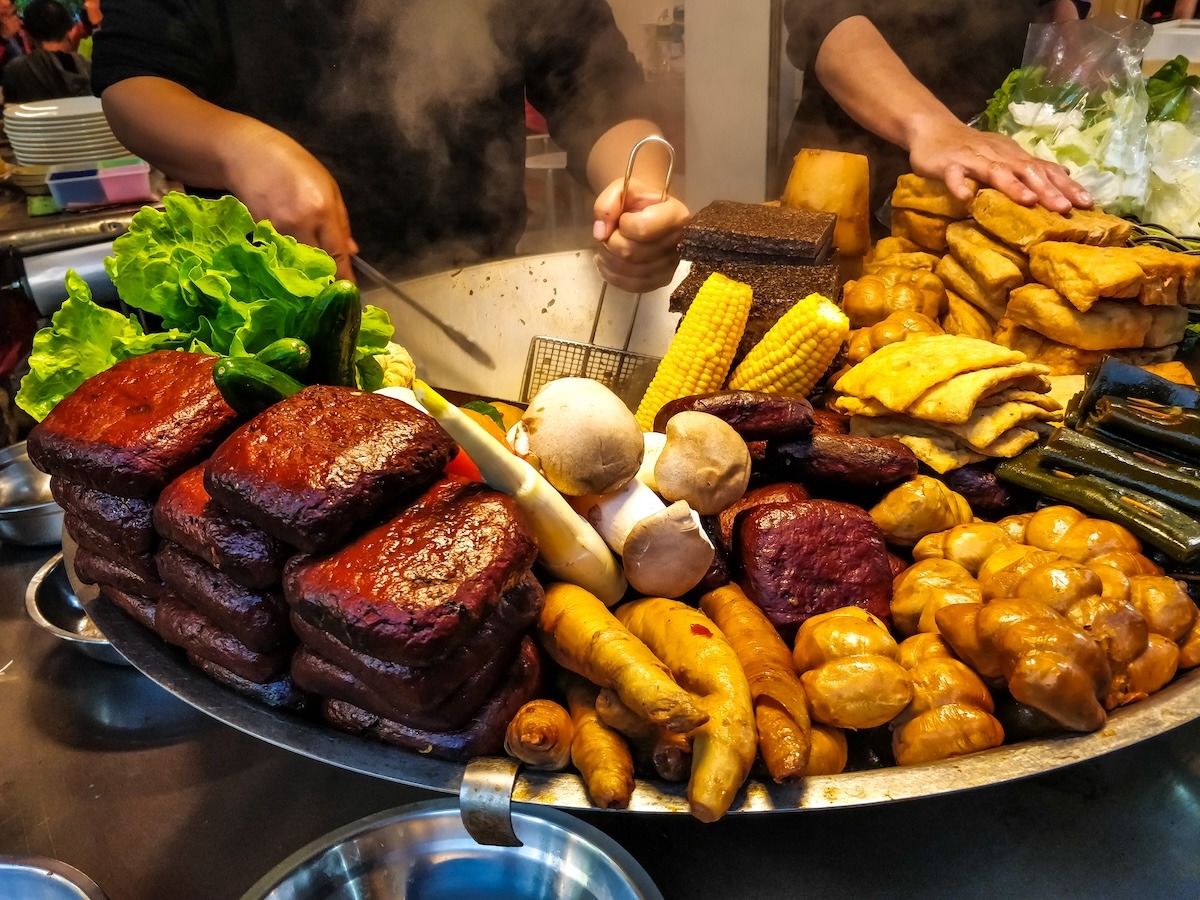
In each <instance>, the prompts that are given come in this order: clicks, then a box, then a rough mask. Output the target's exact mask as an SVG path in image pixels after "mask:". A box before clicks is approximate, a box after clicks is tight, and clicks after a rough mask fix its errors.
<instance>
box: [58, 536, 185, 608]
mask: <svg viewBox="0 0 1200 900" xmlns="http://www.w3.org/2000/svg"><path fill="white" fill-rule="evenodd" d="M67 533H68V534H70V530H69V529H68V532H67ZM76 543H79V542H78V541H76ZM75 574H76V575H78V576H79V579H80V581H83V582H85V583H86V584H98V585H101V586H104V585H109V586H111V587H115V588H117V589H118V590H122V591H126V592H127V593H130V594H136V595H137V596H139V597H148V598H149V599H151V600H158V599H160V598H162V597H165V596H167V595H168V594H169V593H170V591H168V590H167V586H166V585H165V584H163V582H162V580H161V579H159V577H158V573H157V572H155V574H154V576H153V577H150V576H149V574H148V573H145V572H142V573H139V572H135V571H134V570H133V569H130V568H129V567H127V566H124V565H122V564H121V563H119V562H117V561H116V560H114V559H112V558H110V557H108V556H105V555H103V554H101V553H96V552H95V551H94V550H89V549H88V548H87V547H84V546H83V545H82V544H81V545H80V546H79V549H78V550H76V551H75Z"/></svg>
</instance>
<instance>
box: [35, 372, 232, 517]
mask: <svg viewBox="0 0 1200 900" xmlns="http://www.w3.org/2000/svg"><path fill="white" fill-rule="evenodd" d="M216 361H217V358H216V357H215V356H205V355H202V354H199V353H184V352H181V351H176V350H156V351H155V352H153V353H147V354H146V355H145V356H135V357H132V358H130V359H126V360H122V361H121V362H119V363H117V364H116V365H115V366H113V367H112V368H110V369H107V370H105V371H103V372H101V373H100V374H99V375H94V376H92V377H91V378H89V379H88V380H87V381H85V382H84V383H83V384H81V385H80V386H79V387H78V388H76V390H75V391H74V392H73V393H71V394H70V395H68V396H67V397H66V398H64V399H63V400H62V402H60V403H59V404H58V406H56V407H54V409H53V410H51V412H50V415H48V416H46V418H45V420H44V421H43V422H41V423H40V424H39V425H37V427H35V428H34V429H33V431H32V432H30V434H29V444H28V446H29V458H30V459H31V460H32V461H33V463H34V465H36V466H37V467H38V468H39V469H41V470H42V471H43V472H49V473H50V474H51V475H58V476H60V477H62V478H65V479H67V480H69V481H73V482H76V483H77V484H81V485H83V486H85V487H90V488H94V489H96V490H98V491H103V492H105V493H108V494H116V495H117V496H120V497H153V496H154V495H155V494H157V493H158V492H159V491H160V490H162V489H163V488H164V487H165V486H166V485H167V483H168V482H170V481H172V480H173V479H175V478H176V477H178V476H179V475H182V474H183V473H184V472H185V471H187V470H188V469H190V468H191V467H192V466H194V465H195V464H196V463H198V462H199V461H200V460H202V459H204V458H205V457H206V456H208V455H209V453H210V452H211V451H212V449H213V447H215V446H216V445H217V444H218V443H220V442H221V440H222V439H224V438H225V436H226V435H227V434H229V432H230V431H231V430H232V429H233V427H234V426H235V425H236V424H237V414H236V413H235V412H234V411H233V410H232V409H230V408H229V406H228V405H227V404H226V403H225V401H224V400H222V399H221V394H220V393H219V392H218V391H217V386H216V385H215V384H214V383H213V379H212V370H213V365H214V364H215V363H216Z"/></svg>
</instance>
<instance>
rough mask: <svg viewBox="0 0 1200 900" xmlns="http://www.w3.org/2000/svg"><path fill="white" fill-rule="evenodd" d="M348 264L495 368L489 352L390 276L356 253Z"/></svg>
mask: <svg viewBox="0 0 1200 900" xmlns="http://www.w3.org/2000/svg"><path fill="white" fill-rule="evenodd" d="M350 264H351V265H352V266H353V267H354V268H355V269H357V270H358V271H359V272H361V273H362V274H363V275H365V276H366V277H367V278H369V279H370V280H371V281H373V282H375V284H377V285H378V286H379V287H381V288H383V289H384V290H385V291H387V292H388V293H389V294H391V295H392V296H393V297H395V298H396V299H397V300H400V301H401V302H402V303H404V304H405V305H406V306H408V307H409V308H410V309H412V310H413V311H414V312H416V313H417V314H418V315H420V316H422V317H423V318H425V319H428V320H429V321H430V322H431V323H433V324H434V325H436V326H437V327H438V328H439V329H441V332H442V334H444V335H446V337H448V338H449V339H450V340H451V341H453V342H454V344H455V346H457V347H458V348H459V349H460V350H462V351H463V353H465V354H467V356H469V357H471V359H473V360H475V361H476V362H477V363H479V364H480V365H483V366H487V367H488V368H489V369H495V368H496V361H495V360H494V359H492V357H491V354H489V353H488V352H487V351H486V350H484V349H483V347H481V346H479V344H477V343H475V342H474V341H473V340H471V339H470V338H469V337H467V336H466V335H465V334H463V333H462V332H461V331H459V330H458V329H457V328H455V327H454V326H453V325H451V324H450V323H449V322H445V321H443V320H442V319H439V318H438V317H437V316H435V315H434V314H433V313H431V312H430V311H429V310H427V309H426V308H425V307H424V306H422V305H421V304H420V303H418V302H417V301H416V300H415V299H413V298H412V297H410V296H409V295H408V294H407V293H405V292H404V291H402V290H401V289H400V288H399V287H397V286H396V284H395V282H393V281H392V280H391V279H390V278H388V277H387V276H386V275H384V274H383V273H382V272H380V271H379V270H378V269H376V268H375V267H374V266H373V265H371V264H370V263H368V262H366V261H365V260H364V259H363V258H362V257H361V256H358V255H357V254H355V255H353V256H351V257H350Z"/></svg>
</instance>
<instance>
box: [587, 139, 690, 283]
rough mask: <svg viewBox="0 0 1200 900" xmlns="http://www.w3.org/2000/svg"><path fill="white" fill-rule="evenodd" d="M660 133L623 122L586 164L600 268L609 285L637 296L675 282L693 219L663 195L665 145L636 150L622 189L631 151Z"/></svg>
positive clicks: (597, 146)
mask: <svg viewBox="0 0 1200 900" xmlns="http://www.w3.org/2000/svg"><path fill="white" fill-rule="evenodd" d="M659 134H660V132H659V130H658V128H657V126H656V125H655V124H654V123H653V122H650V121H647V120H644V119H632V120H629V121H626V122H621V123H619V124H617V125H615V126H613V127H612V128H610V129H609V130H608V131H606V132H604V134H602V135H601V136H600V138H599V139H598V140H597V141H596V143H595V145H594V146H593V147H592V151H591V153H589V154H588V160H587V177H588V183H589V184H590V185H591V187H592V189H593V190H594V191H596V193H597V194H598V196H597V197H596V205H595V215H596V223H595V226H594V227H593V231H592V236H593V237H595V239H596V240H597V241H600V251H599V253H598V254H597V255H596V265H597V266H598V267H599V269H600V274H601V275H603V276H604V279H605V280H606V281H608V282H609V283H610V284H613V285H615V286H616V287H619V288H624V289H625V290H627V291H633V292H635V293H637V292H642V291H650V290H654V289H655V288H659V287H662V286H663V285H664V284H666V283H667V282H669V281H670V280H671V276H672V275H673V274H674V273H675V268H676V266H677V265H678V264H679V255H678V252H677V250H676V245H677V244H678V243H679V236H680V233H681V232H682V231H683V226H684V225H686V224H687V222H688V219H689V217H690V216H689V213H688V209H687V207H686V206H684V205H683V203H682V202H681V201H679V200H678V199H676V198H675V197H671V196H668V197H667V198H666V199H665V200H664V199H663V197H662V193H663V186H664V184H666V178H667V167H668V164H669V156H668V154H667V151H666V149H665V148H664V147H663V146H662V145H661V144H657V143H650V144H647V145H646V146H645V147H643V148H642V150H640V151H639V152H638V156H637V160H636V163H635V165H634V170H633V175H632V177H631V178H630V181H629V191H628V192H627V193H626V192H625V191H624V190H623V188H624V182H625V169H626V166H627V165H628V163H629V153H630V151H631V150H632V149H633V147H634V145H636V144H637V142H638V141H640V140H641V139H642V138H644V137H648V136H650V135H659Z"/></svg>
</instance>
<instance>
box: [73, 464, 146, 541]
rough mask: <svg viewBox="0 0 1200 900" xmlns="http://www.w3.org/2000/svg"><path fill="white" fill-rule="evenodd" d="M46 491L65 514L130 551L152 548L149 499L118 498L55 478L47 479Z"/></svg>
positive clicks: (114, 495)
mask: <svg viewBox="0 0 1200 900" xmlns="http://www.w3.org/2000/svg"><path fill="white" fill-rule="evenodd" d="M50 492H51V493H52V494H53V495H54V500H55V502H57V503H58V505H59V506H61V507H62V508H63V509H65V510H66V511H67V512H68V513H70V514H71V515H73V516H75V518H77V519H78V520H79V521H81V522H83V523H84V524H85V525H89V526H91V527H92V528H93V529H95V530H96V531H98V532H101V533H103V534H106V535H108V536H109V537H110V538H112V539H113V540H114V541H116V542H118V543H119V544H120V545H121V546H123V547H125V548H126V549H128V550H129V551H131V552H133V553H141V552H145V551H148V550H153V549H154V545H155V544H157V543H158V535H157V534H156V533H155V531H154V521H153V512H154V504H153V503H152V502H150V501H149V500H140V499H136V498H132V497H118V496H117V495H116V494H108V493H105V492H104V491H97V490H93V489H92V488H87V487H84V486H83V485H81V484H76V483H75V482H73V481H68V480H66V479H65V478H59V477H54V478H51V479H50Z"/></svg>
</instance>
